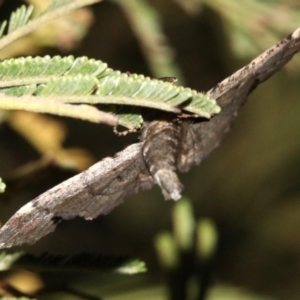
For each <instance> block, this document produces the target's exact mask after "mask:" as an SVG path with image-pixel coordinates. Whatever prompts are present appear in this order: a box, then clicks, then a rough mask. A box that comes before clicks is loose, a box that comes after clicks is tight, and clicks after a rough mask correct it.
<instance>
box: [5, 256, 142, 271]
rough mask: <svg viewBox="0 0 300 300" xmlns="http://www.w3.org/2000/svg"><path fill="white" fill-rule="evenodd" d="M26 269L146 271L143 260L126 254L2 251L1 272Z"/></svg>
mask: <svg viewBox="0 0 300 300" xmlns="http://www.w3.org/2000/svg"><path fill="white" fill-rule="evenodd" d="M21 268H22V269H26V270H29V271H35V272H37V271H38V272H40V271H64V272H65V271H77V272H114V273H119V274H129V275H131V274H137V273H142V272H145V271H146V265H145V263H144V262H143V261H140V260H138V259H132V258H129V257H124V256H113V255H101V254H90V253H81V254H77V255H74V256H67V255H51V254H48V253H46V254H42V255H40V256H39V257H37V256H34V255H31V254H26V253H23V252H16V253H13V254H8V253H6V252H0V272H1V271H2V272H3V271H8V270H15V269H21Z"/></svg>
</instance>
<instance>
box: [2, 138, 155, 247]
mask: <svg viewBox="0 0 300 300" xmlns="http://www.w3.org/2000/svg"><path fill="white" fill-rule="evenodd" d="M152 186H153V179H152V176H151V175H150V173H149V172H148V170H147V167H146V165H145V163H144V161H143V159H142V157H141V144H140V143H138V144H133V145H131V146H129V147H127V148H126V149H124V150H123V151H121V152H119V153H117V154H116V156H115V157H113V158H111V157H108V158H105V159H103V160H102V161H100V162H98V163H96V164H95V165H93V166H91V167H90V168H89V169H87V170H86V171H84V172H82V173H80V174H78V175H76V176H74V177H72V178H70V179H68V180H66V181H64V182H62V183H61V184H59V185H57V186H55V187H54V188H52V189H50V190H48V191H46V192H45V193H44V194H42V195H40V196H39V197H37V198H35V199H34V200H32V201H31V202H29V203H27V204H26V205H24V206H23V207H22V208H21V209H20V210H19V211H18V212H16V214H15V215H14V216H13V217H12V218H11V219H10V220H9V221H8V222H7V223H6V224H5V225H4V226H3V227H2V228H1V230H0V248H9V247H13V246H16V245H21V244H24V243H28V244H32V243H35V242H36V241H37V240H39V239H40V238H42V237H43V236H45V235H47V234H48V233H50V232H52V231H54V230H55V228H56V226H57V224H58V223H59V221H60V220H61V219H71V218H74V217H76V216H80V217H84V218H85V219H90V220H91V219H94V218H95V217H97V216H99V215H103V214H108V213H109V212H110V211H111V210H112V209H113V208H114V207H116V206H117V205H119V204H121V203H122V202H123V201H124V199H125V198H126V197H128V196H130V195H132V194H135V193H137V192H139V191H141V190H145V189H150V188H152Z"/></svg>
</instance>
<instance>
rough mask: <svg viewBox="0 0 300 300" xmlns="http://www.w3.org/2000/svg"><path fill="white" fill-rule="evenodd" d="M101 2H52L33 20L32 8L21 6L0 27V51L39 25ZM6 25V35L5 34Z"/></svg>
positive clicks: (56, 0) (63, 0)
mask: <svg viewBox="0 0 300 300" xmlns="http://www.w3.org/2000/svg"><path fill="white" fill-rule="evenodd" d="M99 1H101V0H73V1H71V0H53V1H52V2H51V5H50V6H49V8H48V9H47V10H45V11H44V12H43V13H41V14H40V15H38V16H36V17H35V18H31V15H32V11H33V6H28V7H26V6H24V5H23V6H21V7H20V8H18V9H17V10H16V11H15V12H13V13H12V14H11V17H10V19H9V21H8V22H7V21H4V22H3V23H1V25H0V49H2V48H4V47H5V46H7V45H9V44H11V43H12V42H13V41H15V40H16V39H18V38H20V37H22V36H24V35H26V34H28V33H30V32H32V31H34V30H36V29H37V28H39V27H40V26H41V25H43V24H45V23H46V22H49V21H51V20H54V19H56V18H58V17H60V16H62V15H65V14H68V13H70V12H71V11H73V10H75V9H78V8H80V7H83V6H86V5H90V4H93V3H96V2H99ZM7 24H8V29H7V33H6V34H5V31H6V28H7Z"/></svg>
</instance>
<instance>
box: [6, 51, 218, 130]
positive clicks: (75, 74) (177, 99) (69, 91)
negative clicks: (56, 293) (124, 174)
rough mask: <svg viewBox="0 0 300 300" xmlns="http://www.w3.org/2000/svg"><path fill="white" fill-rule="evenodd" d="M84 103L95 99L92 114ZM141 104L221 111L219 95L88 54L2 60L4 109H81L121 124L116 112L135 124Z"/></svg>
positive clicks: (208, 113) (203, 114) (67, 111)
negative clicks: (110, 65)
mask: <svg viewBox="0 0 300 300" xmlns="http://www.w3.org/2000/svg"><path fill="white" fill-rule="evenodd" d="M78 104H86V105H89V106H90V110H91V111H90V114H87V111H86V110H85V111H84V113H82V115H80V110H79V107H78ZM91 105H102V106H101V108H102V109H103V110H104V111H106V112H104V111H102V112H100V111H99V110H97V111H98V112H99V116H98V117H97V115H95V113H96V110H95V107H93V106H91ZM104 105H105V106H104ZM125 106H127V107H128V106H130V107H132V108H131V110H128V109H124V107H125ZM87 107H88V106H86V109H87ZM141 107H146V108H152V109H159V110H163V111H167V112H173V113H177V114H178V113H180V112H181V111H182V110H183V111H187V112H190V113H193V114H196V115H198V116H201V117H205V118H210V117H211V116H212V115H214V114H216V113H219V111H220V108H219V107H218V105H217V104H216V102H215V100H213V99H211V98H209V97H208V96H207V95H205V94H202V93H197V92H196V91H193V90H191V89H189V88H184V87H177V86H175V85H173V84H171V83H169V82H164V81H162V80H157V79H151V78H149V77H145V76H143V75H137V74H127V73H121V72H119V71H114V70H112V69H110V68H107V65H106V64H105V63H103V62H101V61H97V60H94V59H88V58H86V57H80V58H76V59H75V58H74V57H73V56H68V57H63V58H62V57H59V56H55V57H53V58H51V57H49V56H45V57H35V58H33V57H26V58H17V59H8V60H4V61H3V62H0V108H2V109H24V110H29V111H35V112H46V113H52V114H58V115H64V116H73V117H78V116H79V115H80V116H79V117H80V118H81V119H85V120H90V121H94V122H107V121H108V122H107V123H109V124H110V125H116V123H114V121H113V120H111V119H110V118H111V117H112V114H115V115H117V116H118V118H119V122H118V124H120V125H123V126H125V127H128V128H129V129H133V128H139V127H140V126H141V125H142V123H143V119H142V116H141V111H140V109H139V108H141ZM56 108H57V109H56ZM73 112H74V114H73ZM82 112H83V111H82ZM100 114H101V115H100ZM109 116H110V117H109Z"/></svg>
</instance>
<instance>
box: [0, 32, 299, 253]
mask: <svg viewBox="0 0 300 300" xmlns="http://www.w3.org/2000/svg"><path fill="white" fill-rule="evenodd" d="M299 50H300V28H298V29H297V30H295V31H294V32H293V33H292V34H290V35H289V36H287V37H286V38H285V39H283V40H282V41H280V42H279V43H277V44H276V45H275V46H273V47H272V48H270V49H268V50H267V51H265V52H264V53H263V54H261V55H260V56H258V57H257V58H256V59H254V60H253V61H252V62H250V63H249V64H248V65H247V66H245V67H244V68H242V69H240V70H238V71H237V72H235V73H234V74H232V75H231V76H229V77H228V78H226V79H225V80H223V81H222V82H221V83H218V84H217V85H216V86H215V87H214V88H212V89H211V90H209V91H208V92H207V94H208V95H209V96H210V97H212V98H214V99H216V101H217V102H218V104H219V105H220V106H221V109H222V111H221V113H220V114H218V115H215V116H214V117H212V118H211V119H210V120H203V119H199V120H194V121H190V120H185V119H182V120H180V121H178V120H172V119H168V118H166V119H164V118H161V119H158V120H151V121H149V122H146V123H145V126H144V128H143V131H142V135H141V141H140V142H139V143H136V144H132V145H130V146H128V147H127V148H125V149H124V150H123V151H121V152H118V153H117V154H116V155H115V156H114V157H107V158H105V159H103V160H101V161H100V162H98V163H96V164H95V165H93V166H91V167H90V168H89V169H87V170H86V171H84V172H82V173H80V174H78V175H76V176H74V177H72V178H70V179H68V180H66V181H64V182H63V183H61V184H59V185H57V186H55V187H54V188H52V189H50V190H48V191H46V192H45V193H43V194H42V195H40V196H38V197H37V198H35V199H34V200H32V201H30V202H29V203H27V204H26V205H25V206H23V207H22V208H21V209H20V210H19V211H18V212H16V214H15V215H14V216H12V218H11V219H10V220H9V221H8V222H7V223H6V224H5V225H4V226H3V227H2V228H1V230H0V248H9V247H13V246H16V245H21V244H24V243H29V244H32V243H34V242H36V241H37V240H39V239H40V238H42V237H43V236H45V235H47V234H48V233H50V232H52V231H54V230H55V228H56V226H57V224H58V223H60V221H61V220H67V219H71V218H74V217H76V216H80V217H83V218H85V219H87V220H92V219H94V218H96V217H97V216H99V215H105V214H108V213H109V212H110V211H111V210H112V209H113V208H114V207H116V206H117V205H120V204H121V203H122V202H123V201H124V199H126V198H127V197H129V196H130V195H133V194H135V193H138V192H140V191H142V190H148V189H151V188H152V187H153V186H154V184H158V185H159V186H160V187H161V189H162V193H163V195H164V197H165V198H166V199H174V200H177V199H179V198H180V195H181V190H182V184H181V183H180V180H179V178H178V175H177V172H178V171H179V172H188V171H189V170H190V168H191V167H192V166H194V165H199V164H200V163H201V162H202V161H203V160H204V159H205V158H206V157H207V156H208V155H209V154H210V153H211V152H212V151H213V150H214V149H215V148H216V147H217V146H219V145H220V143H221V141H222V139H223V137H224V136H225V134H226V133H227V132H228V131H229V129H230V127H231V125H232V123H233V121H234V119H235V118H236V117H237V114H238V111H239V110H240V108H241V107H242V106H243V104H244V103H245V101H246V100H247V97H248V95H249V93H251V91H252V90H253V89H255V88H256V86H257V85H259V84H260V83H261V82H263V81H265V80H266V79H268V78H269V77H270V76H271V75H272V74H273V73H275V72H276V71H278V70H279V69H281V68H282V67H283V66H284V65H285V64H286V63H287V62H288V61H289V60H290V59H291V58H292V57H293V55H294V54H295V53H297V52H298V51H299ZM157 149H160V151H158V152H157V151H156V150H157ZM156 152H157V153H156Z"/></svg>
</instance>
